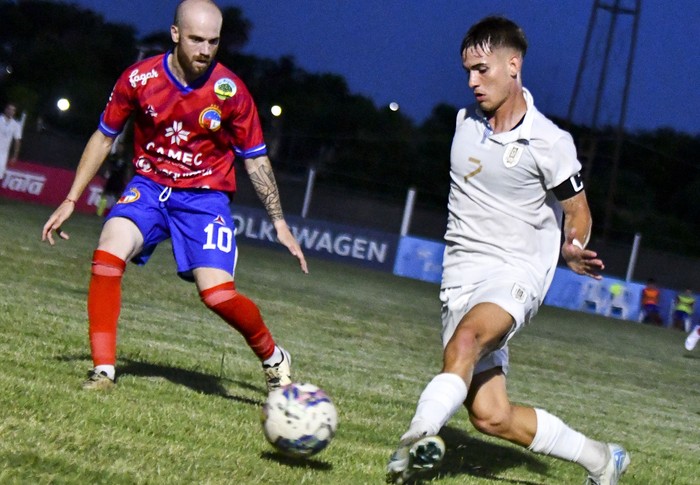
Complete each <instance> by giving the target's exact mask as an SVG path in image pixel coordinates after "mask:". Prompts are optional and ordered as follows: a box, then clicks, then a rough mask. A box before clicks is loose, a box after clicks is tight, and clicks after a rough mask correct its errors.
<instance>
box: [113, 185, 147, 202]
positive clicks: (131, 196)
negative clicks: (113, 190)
mask: <svg viewBox="0 0 700 485" xmlns="http://www.w3.org/2000/svg"><path fill="white" fill-rule="evenodd" d="M140 198H141V192H139V189H137V188H136V187H133V188H131V189H129V190H128V191H127V192H124V194H122V196H121V197H119V200H118V201H117V204H131V203H132V202H136V201H137V200H139V199H140Z"/></svg>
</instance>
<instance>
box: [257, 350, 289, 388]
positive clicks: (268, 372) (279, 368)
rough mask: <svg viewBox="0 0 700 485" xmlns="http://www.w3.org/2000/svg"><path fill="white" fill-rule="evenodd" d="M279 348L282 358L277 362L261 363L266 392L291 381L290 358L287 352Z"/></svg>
mask: <svg viewBox="0 0 700 485" xmlns="http://www.w3.org/2000/svg"><path fill="white" fill-rule="evenodd" d="M279 349H280V350H281V351H282V360H281V361H280V362H279V363H278V364H275V365H265V364H263V371H264V372H265V380H266V381H267V391H268V392H272V391H274V390H275V389H279V388H280V387H282V386H286V385H287V384H291V383H292V358H291V356H290V355H289V352H287V351H286V350H284V349H283V348H282V347H279Z"/></svg>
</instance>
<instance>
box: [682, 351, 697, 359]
mask: <svg viewBox="0 0 700 485" xmlns="http://www.w3.org/2000/svg"><path fill="white" fill-rule="evenodd" d="M683 358H684V359H700V352H697V353H691V352H689V351H686V353H685V354H683Z"/></svg>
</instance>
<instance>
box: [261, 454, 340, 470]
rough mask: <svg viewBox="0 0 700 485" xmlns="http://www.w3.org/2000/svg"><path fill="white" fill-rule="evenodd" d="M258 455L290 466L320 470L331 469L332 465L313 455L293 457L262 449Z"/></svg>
mask: <svg viewBox="0 0 700 485" xmlns="http://www.w3.org/2000/svg"><path fill="white" fill-rule="evenodd" d="M260 457H261V458H262V459H263V460H269V461H275V462H277V463H279V464H280V465H285V466H288V467H290V468H307V469H310V470H320V471H330V470H332V469H333V465H331V464H330V463H328V462H325V461H321V460H318V459H316V458H313V457H308V458H301V457H299V458H295V457H292V456H287V455H284V454H282V453H278V452H275V451H264V452H262V453H261V454H260Z"/></svg>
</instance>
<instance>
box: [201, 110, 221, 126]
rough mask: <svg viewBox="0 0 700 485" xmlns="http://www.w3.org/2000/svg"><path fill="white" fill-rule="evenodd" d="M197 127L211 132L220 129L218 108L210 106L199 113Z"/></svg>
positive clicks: (219, 111)
mask: <svg viewBox="0 0 700 485" xmlns="http://www.w3.org/2000/svg"><path fill="white" fill-rule="evenodd" d="M199 126H201V127H202V128H206V129H208V130H211V131H216V130H218V129H219V128H221V110H220V109H219V107H218V106H215V105H211V106H209V107H208V108H205V109H204V110H203V111H202V112H201V113H199Z"/></svg>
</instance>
